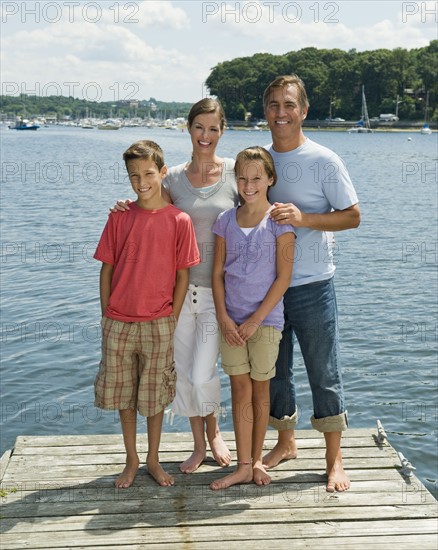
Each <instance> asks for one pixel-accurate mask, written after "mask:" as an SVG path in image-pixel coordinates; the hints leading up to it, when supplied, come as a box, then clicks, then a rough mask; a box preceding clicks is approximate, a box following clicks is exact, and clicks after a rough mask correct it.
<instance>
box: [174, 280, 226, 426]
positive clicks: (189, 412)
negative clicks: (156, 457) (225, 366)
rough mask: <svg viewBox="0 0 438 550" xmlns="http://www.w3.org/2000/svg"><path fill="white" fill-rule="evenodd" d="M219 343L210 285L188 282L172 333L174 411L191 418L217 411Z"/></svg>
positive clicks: (218, 397) (219, 391)
mask: <svg viewBox="0 0 438 550" xmlns="http://www.w3.org/2000/svg"><path fill="white" fill-rule="evenodd" d="M219 342H220V333H219V329H218V325H217V321H216V311H215V308H214V302H213V293H212V290H211V288H205V287H200V286H196V285H189V288H188V291H187V294H186V297H185V300H184V305H183V307H182V310H181V314H180V316H179V319H178V324H177V327H176V330H175V336H174V344H175V346H174V347H175V368H176V374H177V378H176V396H175V399H174V401H173V405H172V410H173V412H174V413H175V414H178V415H180V416H188V417H191V416H207V415H209V414H211V413H217V412H218V409H219V406H220V393H221V384H220V378H219V373H218V369H217V365H216V363H217V359H218V355H219Z"/></svg>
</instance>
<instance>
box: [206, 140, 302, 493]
mask: <svg viewBox="0 0 438 550" xmlns="http://www.w3.org/2000/svg"><path fill="white" fill-rule="evenodd" d="M235 174H236V179H237V189H238V192H239V195H240V202H241V206H238V207H235V208H231V209H229V210H227V211H225V212H222V213H221V214H220V215H219V216H218V218H217V220H216V222H215V224H214V226H213V233H215V234H216V243H215V256H214V264H213V278H212V285H213V297H214V303H215V307H216V316H217V320H218V323H219V327H220V329H221V333H222V339H221V344H220V350H221V356H222V366H223V368H224V371H225V372H226V373H227V374H228V375H229V376H230V381H231V400H232V410H233V423H234V431H235V437H236V448H237V470H236V471H234V472H233V473H231V474H228V475H227V476H224V477H222V478H220V479H219V480H216V481H214V482H213V483H212V484H211V485H210V487H211V488H212V489H213V490H217V489H225V488H227V487H230V486H231V485H236V484H240V483H249V482H251V481H254V482H255V483H256V484H257V485H267V484H268V483H270V481H271V478H270V476H269V475H268V473H267V472H266V469H265V467H264V466H263V464H262V450H263V442H264V438H265V434H266V429H267V426H268V420H269V380H270V379H271V378H272V377H273V376H274V375H275V361H276V359H277V355H278V345H279V342H280V339H281V331H282V329H283V324H284V317H283V300H282V298H283V294H284V293H285V292H286V290H287V289H288V288H289V285H290V280H291V276H292V264H293V257H294V241H295V232H294V231H295V230H294V228H293V227H292V226H291V225H278V224H276V223H275V222H274V221H272V219H271V218H270V215H269V211H270V209H271V204H270V203H269V201H268V195H267V194H268V190H269V188H270V187H271V186H273V185H275V182H276V180H277V175H276V173H275V167H274V162H273V160H272V157H271V155H270V154H269V153H268V151H266V150H265V149H263V148H262V147H250V148H248V149H245V150H244V151H241V152H240V153H239V154H238V155H237V158H236V164H235Z"/></svg>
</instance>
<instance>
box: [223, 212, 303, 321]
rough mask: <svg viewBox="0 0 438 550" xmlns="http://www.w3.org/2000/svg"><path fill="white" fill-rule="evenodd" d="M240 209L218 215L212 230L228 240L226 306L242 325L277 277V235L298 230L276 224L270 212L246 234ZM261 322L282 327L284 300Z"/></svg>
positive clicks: (286, 252) (225, 270) (290, 251)
mask: <svg viewBox="0 0 438 550" xmlns="http://www.w3.org/2000/svg"><path fill="white" fill-rule="evenodd" d="M237 208H238V207H237ZM237 208H230V209H229V210H226V211H225V212H222V213H221V214H219V216H218V217H217V220H216V221H215V223H214V224H213V228H212V231H213V233H215V234H216V235H219V236H220V237H222V238H224V239H225V241H226V251H227V256H226V260H225V264H224V279H225V305H226V308H227V311H228V314H229V316H230V317H231V318H232V319H233V321H235V322H236V323H237V324H241V323H243V322H244V321H245V320H246V319H248V317H250V315H251V314H252V313H254V311H256V309H257V308H258V307H259V305H260V304H261V303H262V301H263V300H264V298H265V296H266V294H267V293H268V290H269V289H270V287H271V285H272V283H273V282H274V280H275V279H276V277H277V263H276V252H277V250H276V242H277V237H279V236H280V235H282V234H283V233H295V229H294V227H293V226H292V225H278V224H276V223H275V222H274V221H272V219H271V218H270V217H269V213H267V214H266V216H265V217H264V218H263V220H262V221H261V222H260V223H259V224H258V225H257V226H256V227H254V229H253V230H252V231H251V232H250V233H249V234H248V235H245V233H244V232H243V231H242V229H241V228H240V227H239V225H238V223H237V218H236V213H237ZM282 253H283V254H290V255H291V257H293V249H290V250H287V249H284V250H283V251H282ZM262 325H264V326H272V327H275V328H276V329H278V330H283V325H284V316H283V300H280V301H279V302H278V303H277V305H276V306H275V307H274V308H273V309H272V310H271V312H270V313H269V315H268V316H267V317H266V318H265V319H264V320H263V322H262Z"/></svg>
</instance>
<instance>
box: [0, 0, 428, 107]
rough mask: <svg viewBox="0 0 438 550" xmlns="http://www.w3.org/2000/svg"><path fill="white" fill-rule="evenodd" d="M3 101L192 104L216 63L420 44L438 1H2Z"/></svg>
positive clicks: (204, 93)
mask: <svg viewBox="0 0 438 550" xmlns="http://www.w3.org/2000/svg"><path fill="white" fill-rule="evenodd" d="M0 6H1V7H0V9H1V85H2V92H1V93H2V94H3V95H18V94H19V93H28V94H30V95H43V96H48V95H63V96H73V97H77V98H80V99H86V100H89V101H118V100H129V99H138V100H142V99H149V98H151V97H153V98H155V99H158V100H161V101H185V102H196V101H198V100H199V99H201V98H202V97H206V96H208V95H209V94H208V89H207V88H206V86H205V80H206V78H207V77H208V75H209V74H210V72H211V69H212V68H213V67H215V66H216V65H217V64H218V63H221V62H223V61H228V60H231V59H233V58H236V57H246V56H251V55H253V54H255V53H260V52H267V53H272V54H284V53H287V52H290V51H297V50H300V49H301V48H305V47H316V48H328V49H330V48H339V49H342V50H350V49H353V48H354V49H356V50H357V51H364V50H374V49H377V48H389V49H393V48H397V47H402V48H406V49H412V48H420V47H424V46H427V45H428V44H429V42H430V41H431V40H434V39H436V38H437V23H438V2H435V1H427V2H424V1H423V2H421V1H420V2H411V1H409V2H407V1H403V2H402V1H398V0H375V1H370V0H367V1H366V2H365V1H362V0H357V1H356V0H348V1H336V2H331V1H315V0H313V1H299V2H288V1H286V2H280V1H270V0H266V1H264V0H255V1H240V2H229V1H226V2H217V1H212V2H206V1H200V0H195V1H191V2H187V1H167V0H160V1H155V0H143V1H141V0H137V1H133V2H131V1H128V0H117V1H116V0H108V1H88V0H56V1H50V0H44V1H22V0H20V1H8V0H2V3H1V5H0Z"/></svg>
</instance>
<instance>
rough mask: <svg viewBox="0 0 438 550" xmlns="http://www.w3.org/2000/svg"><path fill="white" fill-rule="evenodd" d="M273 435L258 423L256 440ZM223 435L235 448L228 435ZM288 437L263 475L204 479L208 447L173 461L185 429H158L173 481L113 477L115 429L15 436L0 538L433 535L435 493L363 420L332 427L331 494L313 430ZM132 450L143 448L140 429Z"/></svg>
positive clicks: (367, 541)
mask: <svg viewBox="0 0 438 550" xmlns="http://www.w3.org/2000/svg"><path fill="white" fill-rule="evenodd" d="M275 435H276V434H275V432H272V431H270V432H268V435H267V438H266V444H265V446H266V448H267V449H269V448H272V446H273V445H274V443H275ZM225 437H226V438H227V439H228V441H229V444H230V449H231V451H232V454H233V456H234V457H235V445H234V436H233V434H232V433H227V434H225ZM297 439H298V447H299V458H298V459H297V460H290V461H287V462H283V463H282V464H280V465H279V466H278V467H277V468H275V469H274V470H272V471H271V474H272V483H271V484H270V485H268V486H266V487H258V486H256V485H254V484H249V485H241V486H234V487H230V488H229V489H227V490H224V491H211V490H210V488H209V484H210V483H211V481H213V480H214V479H216V478H217V477H219V476H221V475H223V473H224V471H226V470H224V469H222V468H220V467H218V466H217V465H216V463H215V462H214V461H213V460H212V459H211V457H209V458H208V459H207V460H206V462H205V463H204V464H203V465H202V466H201V467H200V468H199V470H198V471H197V472H195V473H194V474H191V475H185V474H182V473H181V472H180V471H179V469H178V465H179V463H180V462H181V461H182V460H183V459H184V458H186V456H187V455H188V453H189V452H191V449H192V440H191V435H190V434H172V433H165V434H163V444H162V450H161V461H162V462H163V463H164V464H165V468H166V469H167V470H168V471H170V472H172V474H173V475H174V476H175V481H176V484H175V486H173V487H158V486H157V485H156V484H155V482H154V481H153V480H152V479H151V478H150V477H149V476H148V475H147V472H146V471H145V468H144V467H143V468H141V470H140V472H139V474H138V476H137V478H136V480H135V482H134V485H133V486H132V487H131V488H129V489H125V490H119V489H116V488H115V487H114V485H113V483H114V478H115V477H116V476H117V475H118V474H119V473H120V471H121V469H122V467H123V462H124V449H123V442H122V438H121V436H118V435H93V436H62V437H55V436H38V437H31V436H21V437H19V438H17V441H16V445H15V447H14V449H13V451H12V453H9V454H7V455H5V456H4V457H3V459H2V471H3V480H2V485H1V497H2V512H1V514H2V519H1V521H0V528H1V533H2V535H1V548H2V549H3V550H13V549H24V548H27V549H40V550H41V549H58V550H59V549H61V548H62V549H64V548H83V549H87V550H91V549H94V548H96V549H97V548H99V549H100V550H109V549H113V548H114V549H116V548H117V549H124V548H129V549H130V550H132V549H136V548H138V549H144V548H148V549H152V550H154V549H155V548H156V549H158V548H159V549H160V550H163V549H166V548H172V549H184V550H188V549H195V550H198V549H212V550H214V549H218V548H219V547H220V548H221V550H223V548H224V546H225V547H226V548H227V550H233V549H237V548H238V549H239V550H242V549H245V548H253V547H255V546H256V545H258V544H260V543H263V547H264V549H275V550H276V549H283V548H288V549H290V548H291V547H294V548H315V547H316V546H320V545H321V546H324V547H325V548H329V549H330V548H335V547H336V548H337V549H339V548H346V549H350V548H351V549H361V550H363V549H367V548H372V549H373V550H376V549H379V548H382V549H384V548H385V549H386V548H389V547H390V546H391V547H393V546H394V545H399V546H401V547H408V546H409V547H412V548H416V549H423V548H424V549H428V548H433V549H434V550H435V549H436V548H437V547H438V506H437V501H436V500H435V499H434V498H433V496H432V495H431V494H430V493H429V492H428V491H427V489H426V488H425V487H424V486H423V485H422V483H421V482H420V481H419V480H418V479H417V478H416V477H415V476H414V475H412V476H411V477H404V476H402V475H401V471H400V461H399V458H398V455H397V453H396V451H395V450H394V449H393V448H392V447H391V446H390V445H389V444H387V443H383V444H379V443H378V441H377V438H376V435H375V433H373V431H372V430H349V431H348V435H347V436H346V437H345V438H344V439H343V454H344V457H345V459H344V461H345V464H346V466H347V468H348V470H349V474H350V477H351V480H352V486H351V489H350V490H349V491H347V492H345V493H337V494H329V493H326V491H325V478H324V475H323V471H324V464H325V462H324V451H325V449H324V441H323V439H322V437H318V435H317V434H315V432H313V431H310V430H308V431H298V432H297ZM139 450H140V451H141V452H142V455H143V456H144V451H145V450H146V439H145V436H144V434H142V435H140V436H139Z"/></svg>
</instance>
